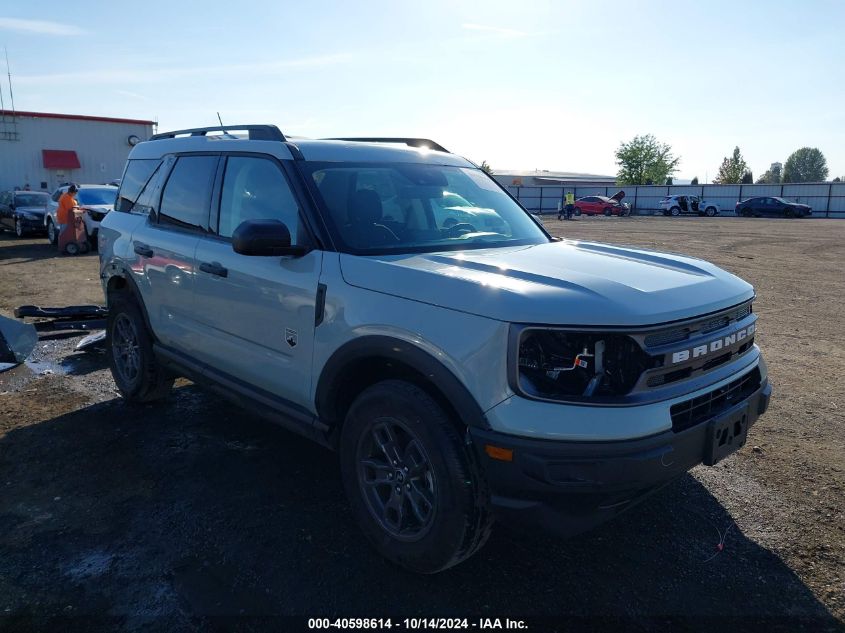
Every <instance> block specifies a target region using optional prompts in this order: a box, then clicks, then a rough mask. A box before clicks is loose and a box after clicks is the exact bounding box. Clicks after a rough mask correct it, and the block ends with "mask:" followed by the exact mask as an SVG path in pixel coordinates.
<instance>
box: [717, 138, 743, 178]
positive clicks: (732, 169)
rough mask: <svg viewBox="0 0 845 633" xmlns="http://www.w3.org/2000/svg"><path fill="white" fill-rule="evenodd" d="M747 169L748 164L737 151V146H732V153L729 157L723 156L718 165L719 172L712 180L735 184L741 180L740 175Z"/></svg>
mask: <svg viewBox="0 0 845 633" xmlns="http://www.w3.org/2000/svg"><path fill="white" fill-rule="evenodd" d="M747 171H748V165H747V164H746V162H745V159H744V158H743V157H742V153H741V152H740V151H739V147H734V152H733V154H732V155H731V156H730V158H729V157H727V156H725V158H724V160H723V161H722V165H721V166H720V167H719V173H717V174H716V177H715V178H714V179H713V182H715V183H718V184H720V185H736V184H739V183H740V182H742V177H743V176H744V175H745V172H747Z"/></svg>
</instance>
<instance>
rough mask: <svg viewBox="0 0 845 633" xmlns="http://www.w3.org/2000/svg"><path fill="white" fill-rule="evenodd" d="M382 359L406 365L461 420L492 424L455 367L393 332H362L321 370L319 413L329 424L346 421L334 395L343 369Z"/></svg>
mask: <svg viewBox="0 0 845 633" xmlns="http://www.w3.org/2000/svg"><path fill="white" fill-rule="evenodd" d="M368 359H373V360H375V359H383V360H386V361H393V362H396V363H397V364H400V365H404V366H406V367H408V368H410V369H412V370H413V371H415V372H416V373H418V374H419V375H420V376H422V377H423V378H424V379H425V380H426V381H427V382H429V383H430V384H431V385H432V386H433V387H434V388H435V389H437V390H438V391H439V392H440V393H441V394H442V395H443V396H444V397H445V398H446V399H447V400H448V402H449V404H450V406H451V407H452V408H453V409H454V410H455V412H456V413H457V415H458V416H459V418H460V420H461V421H462V422H464V423H466V424H468V425H470V426H475V427H480V428H485V429H486V428H489V425H488V424H487V421H486V418H485V416H484V411H483V410H482V409H481V407H480V406H479V405H478V402H476V400H475V398H474V397H473V396H472V394H471V393H470V392H469V390H468V389H467V388H466V386H465V385H464V384H463V383H462V382H461V381H460V380H458V378H457V377H456V376H455V374H454V373H452V371H450V370H449V369H447V368H446V367H445V366H444V365H443V363H441V362H440V361H438V360H437V359H436V358H435V357H434V356H432V355H431V354H429V353H428V352H426V351H425V350H422V349H420V348H419V347H417V346H415V345H413V344H412V343H409V342H408V341H404V340H402V339H398V338H394V337H392V336H380V335H372V336H362V337H360V338H356V339H353V340H351V341H349V342H347V343H345V344H343V345H342V346H340V347H339V348H338V349H337V350H335V352H334V353H333V354H332V355H331V356H330V357H329V360H328V361H327V362H326V364H325V365H324V366H323V369H322V371H321V372H320V378H319V380H318V382H317V390H316V393H315V398H314V400H315V406H316V408H317V415H318V416H319V417H320V419H321V420H323V421H324V422H326V423H327V424H329V425H330V426H336V425H338V424H340V423H342V422H343V420H342V419H341V413H342V412H341V411H339V410H338V407H337V402H336V400H335V398H334V397H333V395H334V393H335V389H336V386H337V385H338V381H339V380H342V377H343V373H344V370H346V369H347V368H349V367H352V366H354V365H355V364H356V362H359V361H366V360H368Z"/></svg>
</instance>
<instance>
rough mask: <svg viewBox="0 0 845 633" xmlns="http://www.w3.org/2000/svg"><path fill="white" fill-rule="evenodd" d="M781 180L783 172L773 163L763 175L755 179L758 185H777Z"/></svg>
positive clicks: (778, 165) (779, 165) (779, 166)
mask: <svg viewBox="0 0 845 633" xmlns="http://www.w3.org/2000/svg"><path fill="white" fill-rule="evenodd" d="M782 179H783V172H782V167H781V164H780V163H774V164H773V165H772V166H771V167H770V168H769V169H767V170H766V171H765V172H763V175H762V176H760V178H758V179H757V184H758V185H779V184H780V182H781V180H782Z"/></svg>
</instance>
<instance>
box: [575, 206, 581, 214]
mask: <svg viewBox="0 0 845 633" xmlns="http://www.w3.org/2000/svg"><path fill="white" fill-rule="evenodd" d="M575 215H576V216H580V215H581V209H579V208H578V207H575Z"/></svg>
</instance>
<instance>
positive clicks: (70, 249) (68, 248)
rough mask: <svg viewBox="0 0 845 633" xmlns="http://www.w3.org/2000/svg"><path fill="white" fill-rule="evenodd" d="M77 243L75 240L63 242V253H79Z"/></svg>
mask: <svg viewBox="0 0 845 633" xmlns="http://www.w3.org/2000/svg"><path fill="white" fill-rule="evenodd" d="M79 250H80V249H79V244H78V243H77V242H68V243H67V244H65V253H66V254H67V255H79Z"/></svg>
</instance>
